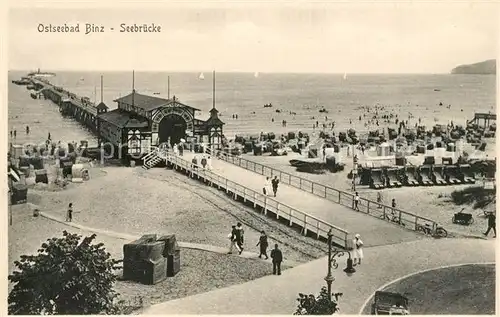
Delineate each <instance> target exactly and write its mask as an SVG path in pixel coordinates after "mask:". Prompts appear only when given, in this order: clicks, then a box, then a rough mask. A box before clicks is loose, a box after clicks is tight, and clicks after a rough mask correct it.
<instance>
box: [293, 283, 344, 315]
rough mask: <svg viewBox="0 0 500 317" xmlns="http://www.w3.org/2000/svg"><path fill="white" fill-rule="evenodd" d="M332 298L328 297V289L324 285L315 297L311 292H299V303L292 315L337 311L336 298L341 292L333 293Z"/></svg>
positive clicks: (326, 313)
mask: <svg viewBox="0 0 500 317" xmlns="http://www.w3.org/2000/svg"><path fill="white" fill-rule="evenodd" d="M333 295H334V298H335V299H334V300H330V299H329V298H328V290H327V288H326V287H325V286H323V287H322V288H321V291H320V293H319V295H318V296H317V297H314V295H313V294H309V295H305V294H302V293H299V297H298V298H297V301H298V302H299V305H298V306H297V310H296V311H295V313H294V315H332V314H334V313H336V312H338V311H339V307H338V304H337V303H338V299H339V297H340V296H342V293H335V294H333Z"/></svg>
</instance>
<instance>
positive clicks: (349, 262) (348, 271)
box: [325, 229, 356, 301]
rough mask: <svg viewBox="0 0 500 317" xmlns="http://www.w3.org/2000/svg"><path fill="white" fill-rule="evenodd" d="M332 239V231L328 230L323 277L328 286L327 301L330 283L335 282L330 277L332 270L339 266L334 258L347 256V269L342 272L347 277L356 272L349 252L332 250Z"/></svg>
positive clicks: (330, 296) (330, 288)
mask: <svg viewBox="0 0 500 317" xmlns="http://www.w3.org/2000/svg"><path fill="white" fill-rule="evenodd" d="M332 238H333V233H332V229H330V230H329V231H328V274H327V275H326V277H325V281H326V284H327V286H328V299H329V300H330V301H331V300H332V283H333V281H335V278H334V277H333V275H332V268H333V269H337V268H338V267H339V264H338V263H337V260H336V259H335V258H336V257H341V256H343V255H344V254H345V253H347V254H348V255H349V258H348V259H347V267H346V268H345V269H344V270H343V271H344V272H345V273H346V274H347V275H351V274H352V273H354V272H356V269H355V268H354V267H353V265H352V264H353V261H352V258H351V252H350V251H346V250H337V249H332Z"/></svg>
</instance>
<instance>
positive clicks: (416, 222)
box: [414, 216, 418, 230]
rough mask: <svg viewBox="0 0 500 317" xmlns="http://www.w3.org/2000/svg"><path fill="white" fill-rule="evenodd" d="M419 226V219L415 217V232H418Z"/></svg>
mask: <svg viewBox="0 0 500 317" xmlns="http://www.w3.org/2000/svg"><path fill="white" fill-rule="evenodd" d="M417 226H418V217H417V216H415V229H414V230H417Z"/></svg>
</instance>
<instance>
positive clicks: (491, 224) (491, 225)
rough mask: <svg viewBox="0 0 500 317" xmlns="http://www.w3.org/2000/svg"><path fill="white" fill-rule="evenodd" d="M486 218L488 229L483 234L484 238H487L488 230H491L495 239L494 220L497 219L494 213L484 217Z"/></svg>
mask: <svg viewBox="0 0 500 317" xmlns="http://www.w3.org/2000/svg"><path fill="white" fill-rule="evenodd" d="M486 217H487V218H488V229H487V230H486V232H485V233H483V234H484V235H485V236H488V233H490V230H492V229H493V233H494V234H495V235H494V236H493V238H496V237H497V229H496V219H497V217H496V216H495V213H493V212H490V213H488V215H487V216H486Z"/></svg>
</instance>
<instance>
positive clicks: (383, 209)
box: [382, 205, 385, 220]
mask: <svg viewBox="0 0 500 317" xmlns="http://www.w3.org/2000/svg"><path fill="white" fill-rule="evenodd" d="M382 213H383V215H384V220H385V205H384V207H383V208H382Z"/></svg>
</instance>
